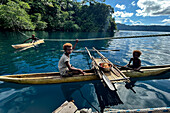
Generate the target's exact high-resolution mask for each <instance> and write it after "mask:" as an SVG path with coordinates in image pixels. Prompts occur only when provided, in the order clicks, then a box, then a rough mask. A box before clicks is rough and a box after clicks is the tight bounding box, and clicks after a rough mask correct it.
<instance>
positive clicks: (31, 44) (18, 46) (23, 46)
mask: <svg viewBox="0 0 170 113" xmlns="http://www.w3.org/2000/svg"><path fill="white" fill-rule="evenodd" d="M41 43H44V39H41V40H37V41H36V42H34V43H24V44H16V45H11V46H12V47H13V48H15V49H19V48H25V47H34V46H35V45H38V44H41Z"/></svg>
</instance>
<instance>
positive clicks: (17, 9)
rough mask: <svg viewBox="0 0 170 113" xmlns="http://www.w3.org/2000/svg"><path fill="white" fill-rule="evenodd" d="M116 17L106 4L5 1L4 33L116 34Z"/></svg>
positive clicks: (1, 9) (0, 21)
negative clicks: (106, 32) (25, 31)
mask: <svg viewBox="0 0 170 113" xmlns="http://www.w3.org/2000/svg"><path fill="white" fill-rule="evenodd" d="M113 13H114V9H113V8H112V7H111V6H110V5H106V4H104V1H103V0H102V2H101V0H100V1H96V0H84V1H82V2H76V1H75V0H1V3H0V29H1V30H12V31H17V30H50V31H84V32H93V31H95V32H104V31H109V32H113V30H115V29H116V26H115V25H116V24H115V21H114V18H112V14H113Z"/></svg>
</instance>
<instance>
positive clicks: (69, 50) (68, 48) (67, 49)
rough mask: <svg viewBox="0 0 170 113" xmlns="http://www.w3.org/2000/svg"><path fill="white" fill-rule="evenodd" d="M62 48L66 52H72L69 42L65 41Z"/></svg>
mask: <svg viewBox="0 0 170 113" xmlns="http://www.w3.org/2000/svg"><path fill="white" fill-rule="evenodd" d="M63 49H64V51H65V52H66V53H68V54H71V53H72V50H73V49H72V44H71V43H65V44H64V45H63Z"/></svg>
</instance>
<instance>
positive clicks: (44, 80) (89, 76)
mask: <svg viewBox="0 0 170 113" xmlns="http://www.w3.org/2000/svg"><path fill="white" fill-rule="evenodd" d="M120 70H121V71H122V72H123V73H124V74H125V75H126V76H127V77H131V78H136V77H147V76H156V75H159V74H162V73H164V72H167V71H170V65H163V66H146V67H142V68H141V71H143V73H141V72H137V71H133V70H125V69H120ZM84 71H85V72H86V75H84V76H83V75H74V76H73V77H61V76H60V74H59V72H49V73H32V74H17V75H4V76H0V81H5V82H13V83H19V84H56V83H68V82H81V81H89V80H99V77H98V76H97V75H96V74H95V72H94V70H93V69H90V70H84Z"/></svg>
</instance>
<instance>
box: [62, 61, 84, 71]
mask: <svg viewBox="0 0 170 113" xmlns="http://www.w3.org/2000/svg"><path fill="white" fill-rule="evenodd" d="M65 63H66V66H67V67H68V69H69V70H72V71H79V72H80V73H82V74H84V72H83V70H81V69H77V68H75V67H73V66H71V65H70V64H69V63H68V61H66V62H65Z"/></svg>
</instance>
